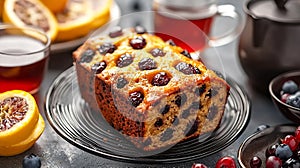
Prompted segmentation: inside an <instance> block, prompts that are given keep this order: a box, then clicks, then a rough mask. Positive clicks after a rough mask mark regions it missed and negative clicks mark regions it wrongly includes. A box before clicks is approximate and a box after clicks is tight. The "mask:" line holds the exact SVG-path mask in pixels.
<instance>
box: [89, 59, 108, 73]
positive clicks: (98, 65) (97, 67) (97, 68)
mask: <svg viewBox="0 0 300 168" xmlns="http://www.w3.org/2000/svg"><path fill="white" fill-rule="evenodd" d="M105 68H106V63H105V62H104V61H101V62H98V63H95V64H94V65H93V66H92V67H91V70H92V71H93V72H94V73H95V74H99V73H101V72H102V71H103V70H104V69H105Z"/></svg>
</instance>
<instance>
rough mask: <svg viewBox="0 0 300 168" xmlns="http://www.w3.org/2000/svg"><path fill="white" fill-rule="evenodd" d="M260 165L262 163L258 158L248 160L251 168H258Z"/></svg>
mask: <svg viewBox="0 0 300 168" xmlns="http://www.w3.org/2000/svg"><path fill="white" fill-rule="evenodd" d="M261 164H262V161H261V159H260V158H259V157H257V156H254V157H253V158H251V160H250V167H251V168H260V167H261Z"/></svg>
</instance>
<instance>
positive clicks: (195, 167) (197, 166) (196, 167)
mask: <svg viewBox="0 0 300 168" xmlns="http://www.w3.org/2000/svg"><path fill="white" fill-rule="evenodd" d="M192 168H207V166H206V165H204V164H202V163H194V164H193V166H192Z"/></svg>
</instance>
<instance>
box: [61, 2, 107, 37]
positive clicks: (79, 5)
mask: <svg viewBox="0 0 300 168" xmlns="http://www.w3.org/2000/svg"><path fill="white" fill-rule="evenodd" d="M111 5H112V0H97V1H95V0H69V1H68V3H67V5H66V7H65V10H63V11H61V12H58V13H56V14H55V16H56V18H57V21H58V35H57V38H56V39H55V40H56V41H68V40H73V39H76V38H79V37H82V36H85V35H87V34H88V33H89V32H91V31H92V30H94V29H95V28H98V27H100V26H102V25H103V24H105V23H106V22H107V21H108V20H109V18H110V7H111Z"/></svg>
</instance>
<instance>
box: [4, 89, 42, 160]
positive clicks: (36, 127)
mask: <svg viewBox="0 0 300 168" xmlns="http://www.w3.org/2000/svg"><path fill="white" fill-rule="evenodd" d="M44 127H45V124H44V120H43V118H42V117H41V116H40V113H39V109H38V106H37V104H36V101H35V99H34V97H33V96H32V95H31V94H30V93H28V92H26V91H22V90H11V91H7V92H3V93H0V156H4V155H5V156H6V155H10V154H15V153H19V152H20V153H21V152H23V151H25V150H26V149H28V148H29V147H30V146H32V144H33V142H35V140H37V139H38V137H39V136H40V135H41V133H42V132H43V130H44ZM1 149H6V150H4V151H3V150H1Z"/></svg>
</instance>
